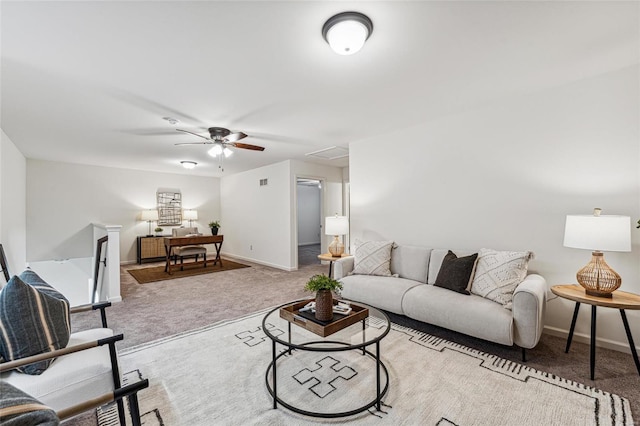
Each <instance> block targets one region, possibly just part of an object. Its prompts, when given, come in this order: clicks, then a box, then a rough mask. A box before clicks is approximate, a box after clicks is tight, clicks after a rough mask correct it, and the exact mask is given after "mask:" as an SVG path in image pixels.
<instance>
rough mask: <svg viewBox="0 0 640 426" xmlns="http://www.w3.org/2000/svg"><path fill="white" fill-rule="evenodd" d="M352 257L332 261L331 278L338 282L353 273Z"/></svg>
mask: <svg viewBox="0 0 640 426" xmlns="http://www.w3.org/2000/svg"><path fill="white" fill-rule="evenodd" d="M354 259H355V258H354V257H353V256H349V257H343V258H340V259H338V260H334V261H333V278H334V279H336V280H339V279H341V278H344V277H346V276H347V275H349V272H351V271H353V260H354Z"/></svg>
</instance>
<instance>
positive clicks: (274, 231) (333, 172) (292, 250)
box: [220, 160, 342, 270]
mask: <svg viewBox="0 0 640 426" xmlns="http://www.w3.org/2000/svg"><path fill="white" fill-rule="evenodd" d="M301 177H302V178H312V179H318V180H322V181H323V185H324V188H323V199H322V205H323V209H324V212H323V215H325V216H326V215H327V214H333V213H335V212H336V211H337V212H341V211H342V170H341V169H340V168H337V167H330V166H323V165H318V164H311V163H306V162H303V161H294V160H287V161H283V162H280V163H276V164H272V165H269V166H265V167H260V168H257V169H253V170H249V171H247V172H243V173H237V174H235V175H230V176H225V177H223V178H222V180H221V183H220V194H221V197H222V200H223V202H222V228H223V234H224V235H225V237H224V239H225V241H224V245H223V248H224V251H225V253H226V254H227V255H231V256H234V257H237V258H239V259H247V260H251V261H254V262H257V263H261V264H265V265H269V266H273V267H275V268H280V269H284V270H295V269H296V268H297V264H298V263H297V262H298V250H297V248H298V243H297V226H296V223H297V217H296V216H297V212H296V210H297V209H296V206H297V201H296V185H297V179H298V178H301ZM260 179H268V182H269V184H268V185H267V186H262V187H261V186H260V185H259V183H260ZM327 212H331V213H327ZM322 246H323V247H326V242H325V240H323V241H322Z"/></svg>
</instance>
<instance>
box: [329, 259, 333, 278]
mask: <svg viewBox="0 0 640 426" xmlns="http://www.w3.org/2000/svg"><path fill="white" fill-rule="evenodd" d="M332 271H333V260H330V261H329V278H333V274H332Z"/></svg>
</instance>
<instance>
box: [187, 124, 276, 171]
mask: <svg viewBox="0 0 640 426" xmlns="http://www.w3.org/2000/svg"><path fill="white" fill-rule="evenodd" d="M176 130H177V131H179V132H183V133H189V134H191V135H194V136H197V137H199V138H202V139H204V141H203V142H181V143H177V144H175V145H213V147H212V148H211V149H210V150H209V151H207V152H208V154H209V155H210V156H212V157H218V158H219V159H220V165H219V166H218V167H219V168H220V169H222V171H224V169H223V168H222V159H223V158H225V157H229V156H230V155H231V154H233V151H232V150H231V149H230V147H233V148H240V149H249V150H251V151H264V147H262V146H258V145H251V144H248V143H239V142H238V141H239V140H241V139H244V138H246V137H247V136H249V135H247V134H246V133H243V132H236V133H231V131H230V130H229V129H225V128H224V127H209V129H208V130H209V135H210V137H206V136H202V135H199V134H197V133H194V132H190V131H188V130H183V129H176Z"/></svg>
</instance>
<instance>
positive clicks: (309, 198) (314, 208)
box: [296, 178, 322, 267]
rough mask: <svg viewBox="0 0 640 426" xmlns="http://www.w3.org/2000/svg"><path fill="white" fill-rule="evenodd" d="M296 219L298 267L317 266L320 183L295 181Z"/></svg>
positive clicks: (320, 225) (319, 244) (319, 242)
mask: <svg viewBox="0 0 640 426" xmlns="http://www.w3.org/2000/svg"><path fill="white" fill-rule="evenodd" d="M296 195H297V197H296V198H297V217H298V267H301V266H304V265H317V264H319V263H320V260H319V259H318V255H319V254H320V253H321V241H322V181H320V180H318V179H306V178H298V179H297V181H296Z"/></svg>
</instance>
